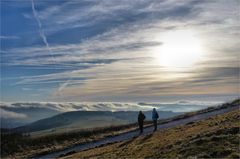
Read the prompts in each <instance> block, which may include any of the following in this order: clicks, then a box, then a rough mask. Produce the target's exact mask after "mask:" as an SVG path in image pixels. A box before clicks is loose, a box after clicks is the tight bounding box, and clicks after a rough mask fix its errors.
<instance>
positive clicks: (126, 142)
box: [118, 137, 137, 148]
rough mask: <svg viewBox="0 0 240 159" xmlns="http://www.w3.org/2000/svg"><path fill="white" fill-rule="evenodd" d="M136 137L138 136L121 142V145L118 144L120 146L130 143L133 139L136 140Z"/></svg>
mask: <svg viewBox="0 0 240 159" xmlns="http://www.w3.org/2000/svg"><path fill="white" fill-rule="evenodd" d="M136 139H137V137H134V138H132V139H130V140H128V141H125V142H123V143H121V144H120V145H118V147H119V148H120V147H123V146H126V145H129V144H131V143H132V142H133V141H135V140H136Z"/></svg>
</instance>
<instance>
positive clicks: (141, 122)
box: [138, 111, 146, 134]
mask: <svg viewBox="0 0 240 159" xmlns="http://www.w3.org/2000/svg"><path fill="white" fill-rule="evenodd" d="M145 118H146V117H145V115H144V114H143V113H142V111H139V114H138V126H139V129H140V134H141V133H143V121H144V119H145Z"/></svg>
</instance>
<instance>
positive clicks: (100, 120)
mask: <svg viewBox="0 0 240 159" xmlns="http://www.w3.org/2000/svg"><path fill="white" fill-rule="evenodd" d="M144 113H145V115H146V120H150V119H151V113H152V112H151V111H147V112H144ZM158 113H159V116H160V119H164V118H169V117H173V116H176V115H180V114H182V113H175V112H171V111H158ZM137 116H138V112H136V111H118V112H110V111H72V112H66V113H61V114H58V115H55V116H53V117H49V118H45V119H42V120H38V121H36V122H33V123H31V124H27V125H25V126H21V127H18V128H16V129H15V130H17V131H23V132H35V131H42V130H49V129H51V130H52V131H55V130H56V129H69V130H71V129H72V130H73V129H88V128H95V127H105V126H113V125H121V124H129V123H134V122H137Z"/></svg>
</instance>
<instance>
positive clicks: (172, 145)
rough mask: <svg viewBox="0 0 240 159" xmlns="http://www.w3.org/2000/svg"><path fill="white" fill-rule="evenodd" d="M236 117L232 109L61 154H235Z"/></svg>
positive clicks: (129, 156) (180, 156) (169, 156)
mask: <svg viewBox="0 0 240 159" xmlns="http://www.w3.org/2000/svg"><path fill="white" fill-rule="evenodd" d="M239 119H240V111H239V110H235V111H232V112H229V113H225V114H223V115H218V116H215V117H211V118H209V119H206V120H203V121H199V122H191V123H189V124H187V125H183V126H178V127H176V128H172V129H167V130H164V131H158V132H156V133H153V134H150V135H147V136H140V137H137V138H134V139H132V140H129V141H125V142H119V143H115V144H112V145H107V146H103V147H99V148H95V149H90V150H87V151H83V152H79V153H75V154H72V155H69V156H66V157H63V158H64V159H69V158H177V157H178V158H187V157H199V158H225V157H226V158H239V157H240V153H239V149H238V148H239V135H240V133H239V124H240V123H239Z"/></svg>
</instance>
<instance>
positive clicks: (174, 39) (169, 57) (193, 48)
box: [152, 30, 204, 70]
mask: <svg viewBox="0 0 240 159" xmlns="http://www.w3.org/2000/svg"><path fill="white" fill-rule="evenodd" d="M159 40H161V42H162V43H163V44H162V45H161V46H158V47H155V48H154V49H153V50H152V52H153V56H154V58H155V61H156V63H158V64H159V65H161V66H163V67H165V68H167V69H170V70H183V69H189V68H192V67H194V65H195V64H196V63H197V62H199V61H200V60H201V59H202V58H203V54H204V49H203V46H202V42H201V40H200V38H199V37H197V36H196V34H195V33H194V32H193V31H190V30H177V31H172V32H168V33H166V34H165V35H163V36H161V37H159Z"/></svg>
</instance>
